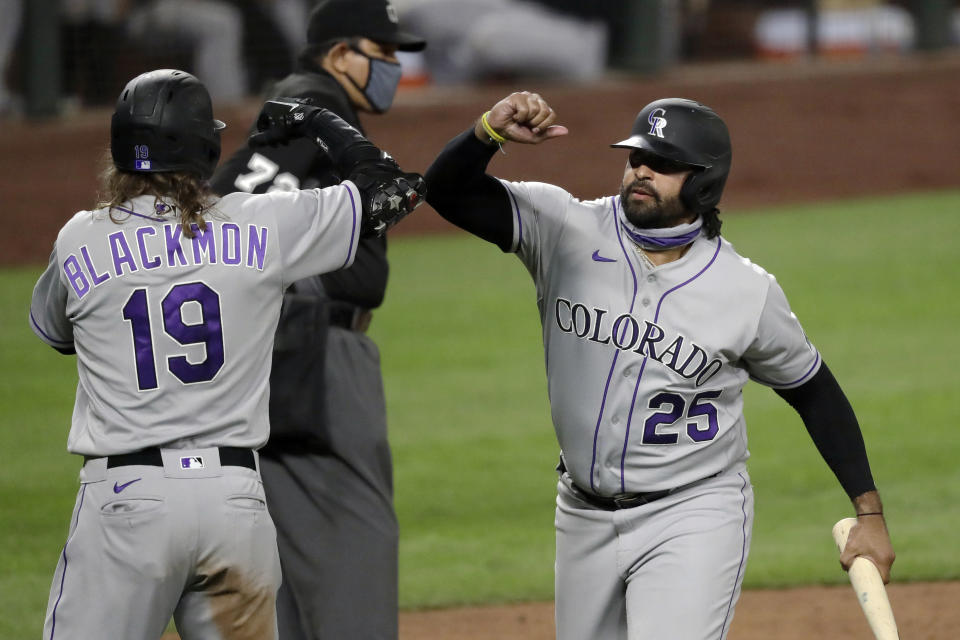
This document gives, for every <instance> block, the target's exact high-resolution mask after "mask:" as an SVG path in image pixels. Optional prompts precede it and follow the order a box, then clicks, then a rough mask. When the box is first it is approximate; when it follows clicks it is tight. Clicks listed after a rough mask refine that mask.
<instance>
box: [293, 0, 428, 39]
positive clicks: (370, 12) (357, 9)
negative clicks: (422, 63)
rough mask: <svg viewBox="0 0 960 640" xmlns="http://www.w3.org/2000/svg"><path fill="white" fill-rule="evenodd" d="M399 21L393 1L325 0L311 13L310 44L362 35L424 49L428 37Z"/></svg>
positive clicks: (308, 24)
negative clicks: (401, 28)
mask: <svg viewBox="0 0 960 640" xmlns="http://www.w3.org/2000/svg"><path fill="white" fill-rule="evenodd" d="M399 22H400V21H399V19H398V18H397V10H396V9H395V8H394V6H393V5H392V4H391V3H390V0H321V1H320V2H319V3H317V6H316V7H315V8H314V9H313V11H311V12H310V19H309V21H308V23H307V44H310V45H317V44H324V43H326V42H329V41H330V40H336V39H338V38H354V37H357V36H359V37H361V38H368V39H370V40H373V41H374V42H382V43H385V44H393V45H396V46H397V49H398V50H400V51H421V50H423V48H424V47H426V46H427V42H426V40H424V39H423V38H421V37H419V36H415V35H413V34H412V33H407V32H405V31H401V30H400V24H399Z"/></svg>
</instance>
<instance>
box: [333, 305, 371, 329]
mask: <svg viewBox="0 0 960 640" xmlns="http://www.w3.org/2000/svg"><path fill="white" fill-rule="evenodd" d="M329 306H330V313H329V316H328V318H329V319H328V322H329V323H330V326H332V327H340V328H342V329H349V330H350V331H360V332H363V331H366V330H367V327H369V326H370V321H371V320H372V319H373V313H372V312H371V311H370V310H369V309H364V308H363V307H356V306H354V305H352V304H337V303H331V304H330V305H329Z"/></svg>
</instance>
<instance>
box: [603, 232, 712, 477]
mask: <svg viewBox="0 0 960 640" xmlns="http://www.w3.org/2000/svg"><path fill="white" fill-rule="evenodd" d="M718 255H720V236H717V248H716V250H715V251H714V252H713V257H712V258H710V262H708V263H707V264H706V266H705V267H704V268H703V269H700V271H698V272H697V274H696V275H694V276H693V277H692V278H690V279H689V280H686V281H685V282H681V283H680V284H678V285H677V286H675V287H673V288H672V289H668V290H667V291H666V292H665V293H664V294H663V295H662V296H660V301H659V302H657V311H656V313H655V314H654V315H653V321H654V323H656V322H657V321H658V320H659V319H660V307H662V306H663V301H664V300H666V299H667V296H668V295H670V294H671V293H673V292H674V291H676V290H677V289H680V288H682V287H685V286H687V285H688V284H690V283H691V282H693V281H694V280H696V279H697V278H699V277H700V276H702V275H703V274H704V273H706V271H707V269H709V268H710V267H711V266H712V265H713V263H714V262H716V260H717V256H718ZM648 358H649V356H644V357H643V363H642V364H641V365H640V373H638V374H637V384H636V386H635V387H634V388H633V398H632V399H631V400H630V415H629V416H628V417H627V433H626V434H625V435H624V436H623V452H622V453H621V454H620V491H623V492H626V490H627V488H626V478H625V476H626V473H625V469H624V468H625V466H626V461H627V444H628V443H629V442H630V426H631V424H633V408H634V407H635V406H636V403H637V391H639V390H640V381H641V380H643V371H644V369H646V368H647V359H648Z"/></svg>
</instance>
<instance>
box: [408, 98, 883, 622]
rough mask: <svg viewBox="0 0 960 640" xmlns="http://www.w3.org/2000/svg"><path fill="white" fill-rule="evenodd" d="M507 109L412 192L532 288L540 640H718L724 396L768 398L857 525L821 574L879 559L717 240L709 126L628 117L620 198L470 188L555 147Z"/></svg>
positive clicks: (779, 318)
mask: <svg viewBox="0 0 960 640" xmlns="http://www.w3.org/2000/svg"><path fill="white" fill-rule="evenodd" d="M555 118H556V116H555V114H554V112H553V111H552V109H551V108H550V107H549V105H548V104H547V103H546V102H545V101H544V100H543V99H542V98H541V97H540V96H538V95H536V94H531V93H526V92H523V93H514V94H512V95H510V96H508V97H507V98H504V99H503V100H501V101H500V102H498V103H497V104H496V105H495V106H494V107H493V108H492V109H490V111H488V112H486V113H484V114H483V116H482V117H481V118H479V119H478V120H477V122H476V123H475V125H474V126H473V127H471V128H470V129H469V130H467V131H465V132H463V133H462V134H460V135H459V136H457V137H456V138H454V139H453V140H452V141H451V142H450V143H449V144H448V145H447V147H446V148H445V149H444V150H443V151H442V152H441V153H440V155H439V156H438V157H437V158H436V160H435V161H434V163H433V164H432V165H431V167H430V168H429V169H428V171H427V173H426V174H425V177H426V180H427V184H428V187H429V189H430V192H431V193H430V196H429V197H428V202H430V204H432V205H433V207H434V208H435V209H436V210H437V211H438V212H439V213H440V214H441V215H443V216H444V217H445V218H447V219H448V220H450V221H451V222H453V223H455V224H457V225H459V226H461V227H462V228H464V229H466V230H468V231H470V232H472V233H474V234H476V235H478V236H480V237H481V238H483V239H485V240H487V241H489V242H492V243H494V244H496V245H497V246H499V247H500V248H501V249H502V250H503V251H506V252H512V253H515V254H516V255H517V257H518V258H520V260H521V261H522V262H523V264H524V266H525V267H526V268H527V270H528V271H529V272H530V274H531V276H532V277H533V280H534V282H535V284H536V290H537V305H538V308H539V310H540V317H541V322H542V326H543V343H544V349H545V351H546V367H547V381H548V389H549V394H550V404H551V414H552V418H553V423H554V427H555V429H556V434H557V439H558V441H559V444H560V448H561V456H560V464H559V467H558V470H559V472H560V480H559V483H558V496H557V510H556V535H557V538H556V627H557V637H558V638H562V639H571V640H573V639H576V640H582V639H583V638H630V639H640V638H644V639H652V638H677V639H681V638H682V639H683V640H701V639H704V640H705V639H708V638H709V639H713V638H723V637H725V636H726V634H727V632H728V631H729V628H730V621H731V618H732V616H733V610H734V605H735V603H736V601H737V597H738V595H739V593H740V586H741V582H742V580H743V571H744V566H745V563H746V558H747V553H748V550H749V547H750V534H751V525H752V522H753V493H752V489H751V485H750V478H749V476H748V474H747V468H746V460H747V457H748V455H749V454H748V451H747V441H746V425H745V423H744V416H743V396H742V394H741V392H742V390H743V387H744V385H745V384H746V382H747V380H749V379H753V380H756V381H757V382H760V383H761V384H764V385H767V386H770V387H772V388H773V389H774V390H775V391H776V392H777V393H778V394H779V395H780V396H781V397H783V398H784V399H785V400H786V401H787V402H789V403H790V404H791V405H792V406H793V407H794V408H795V409H796V410H797V411H798V412H799V414H800V416H801V417H802V419H803V421H804V424H805V425H806V428H807V430H808V431H809V433H810V435H811V437H812V439H813V441H814V443H815V444H816V446H817V448H818V450H819V451H820V453H821V454H822V455H823V458H824V459H825V460H826V462H827V463H828V464H829V466H830V468H831V469H832V470H833V472H834V473H835V474H836V476H837V478H838V479H839V481H840V484H841V485H842V487H843V488H844V490H845V491H846V492H847V494H848V495H849V496H850V498H851V499H852V501H853V505H854V508H855V511H856V513H857V514H858V521H859V524H858V526H857V527H855V528H854V529H853V533H852V534H851V537H850V543H849V545H848V547H847V550H846V551H845V553H844V556H843V557H841V561H842V562H843V563H844V565H845V566H846V567H848V566H849V564H850V562H852V559H853V558H854V557H855V556H857V555H864V556H867V557H868V558H870V559H871V560H873V561H874V562H875V563H876V564H877V566H878V567H879V568H880V571H881V573H882V575H883V577H884V579H885V580H887V579H889V574H890V566H891V564H892V562H893V558H894V553H893V549H892V546H891V544H890V539H889V536H888V533H887V530H886V526H885V523H884V518H883V514H882V506H881V503H880V498H879V495H878V494H877V491H876V487H875V486H874V482H873V479H872V475H871V472H870V466H869V463H868V460H867V455H866V452H865V447H864V443H863V439H862V437H861V433H860V428H859V426H858V423H857V420H856V417H855V416H854V413H853V410H852V409H851V407H850V405H849V403H848V402H847V400H846V398H845V396H844V394H843V392H842V391H841V389H840V386H839V385H838V384H837V381H836V380H835V379H834V377H833V375H832V374H831V373H830V370H829V369H828V368H827V366H826V364H825V363H824V362H823V360H822V359H821V356H820V353H819V352H818V351H817V349H816V348H815V347H814V346H813V345H812V344H811V343H810V342H809V341H808V340H807V338H806V336H805V335H804V332H803V330H802V328H801V326H800V323H799V322H798V321H797V318H796V317H795V316H794V315H793V313H791V311H790V307H789V305H788V303H787V299H786V297H785V296H784V293H783V290H782V289H781V288H780V286H779V285H778V284H777V281H776V280H775V279H774V278H773V276H771V275H770V274H769V273H767V272H766V271H764V270H763V269H762V268H760V267H759V266H757V265H754V264H752V263H751V262H750V261H748V260H747V259H746V258H743V257H741V256H740V255H738V254H737V253H736V252H735V251H734V249H733V247H732V246H731V245H730V244H729V243H728V242H727V241H726V240H724V239H723V238H722V237H721V236H720V225H721V223H720V220H719V218H718V215H717V214H718V210H717V204H718V203H719V201H720V197H721V194H722V193H723V187H724V183H725V181H726V178H727V174H728V172H729V169H730V160H731V146H730V138H729V134H728V132H727V127H726V125H725V124H724V122H723V120H721V119H720V117H719V116H718V115H717V114H716V113H714V112H713V111H712V110H711V109H710V108H708V107H706V106H704V105H702V104H699V103H697V102H693V101H691V100H684V99H675V98H668V99H663V100H657V101H655V102H652V103H650V104H649V105H647V106H645V107H644V108H643V109H642V110H641V111H640V113H639V115H638V116H637V118H636V121H635V122H634V125H633V130H632V131H631V134H630V136H629V137H628V138H627V139H626V140H623V141H622V142H618V143H616V144H614V145H612V146H614V147H617V148H623V149H627V150H628V151H629V155H628V157H627V163H626V166H625V168H624V172H623V178H622V182H621V186H620V193H619V194H618V195H615V196H610V197H606V198H601V199H599V200H593V201H580V200H577V199H576V198H574V197H573V196H572V195H570V194H569V193H567V192H566V191H564V190H563V189H561V188H559V187H556V186H552V185H549V184H543V183H537V182H508V181H505V180H498V179H496V178H494V177H492V176H490V175H487V174H486V173H485V168H486V165H487V163H488V162H489V160H490V158H491V157H492V156H493V155H494V153H495V151H496V150H497V146H498V145H503V144H506V143H507V142H519V143H527V144H539V143H542V142H544V141H547V140H550V139H553V138H555V137H558V136H561V135H564V134H566V133H567V130H566V128H564V127H562V126H558V125H555V124H554V122H555Z"/></svg>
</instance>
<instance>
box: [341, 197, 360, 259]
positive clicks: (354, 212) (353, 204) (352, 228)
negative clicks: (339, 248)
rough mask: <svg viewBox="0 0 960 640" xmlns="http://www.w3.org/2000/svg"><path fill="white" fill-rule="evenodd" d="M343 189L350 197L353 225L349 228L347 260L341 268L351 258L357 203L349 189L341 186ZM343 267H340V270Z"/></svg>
mask: <svg viewBox="0 0 960 640" xmlns="http://www.w3.org/2000/svg"><path fill="white" fill-rule="evenodd" d="M343 188H344V189H346V190H347V193H348V194H349V195H350V206H351V207H353V223H351V226H350V249H348V250H347V259H346V260H345V261H344V263H343V267H346V266H347V265H348V264H350V258H351V257H352V256H353V236H354V234H355V233H356V232H357V203H356V201H355V200H354V199H353V191H351V190H350V187H348V186H347V185H343ZM343 267H340V268H341V269H342V268H343Z"/></svg>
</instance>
